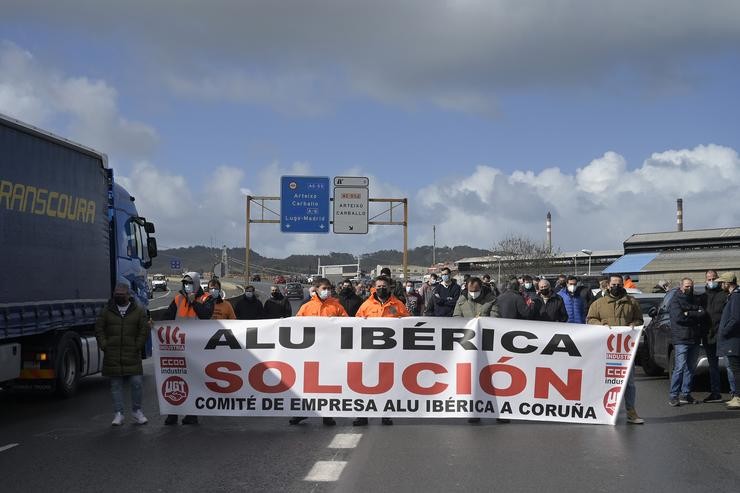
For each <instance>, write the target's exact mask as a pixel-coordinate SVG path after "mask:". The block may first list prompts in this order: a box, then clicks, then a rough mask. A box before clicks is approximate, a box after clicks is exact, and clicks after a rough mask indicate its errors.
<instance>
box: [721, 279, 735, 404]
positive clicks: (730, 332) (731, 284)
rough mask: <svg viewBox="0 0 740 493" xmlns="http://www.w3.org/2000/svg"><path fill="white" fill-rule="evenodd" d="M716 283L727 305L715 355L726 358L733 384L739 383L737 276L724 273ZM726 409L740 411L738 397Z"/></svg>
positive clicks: (729, 402)
mask: <svg viewBox="0 0 740 493" xmlns="http://www.w3.org/2000/svg"><path fill="white" fill-rule="evenodd" d="M717 281H718V282H719V283H720V284H721V285H722V289H724V290H725V292H726V293H727V303H726V304H725V308H724V309H723V310H722V318H721V319H720V322H719V328H718V329H717V353H718V354H719V355H720V356H724V357H726V358H727V364H728V366H729V367H730V371H732V374H733V375H734V376H735V383H737V382H740V288H739V287H738V285H737V276H735V274H733V273H732V272H725V273H724V274H722V275H721V276H719V279H717ZM727 408H728V409H734V410H738V409H740V396H739V395H737V394H735V395H733V396H732V399H730V400H729V401H728V402H727Z"/></svg>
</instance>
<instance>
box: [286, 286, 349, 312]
mask: <svg viewBox="0 0 740 493" xmlns="http://www.w3.org/2000/svg"><path fill="white" fill-rule="evenodd" d="M347 316H349V315H347V310H345V309H344V307H343V306H342V304H341V303H340V302H339V300H338V299H337V298H334V297H333V296H332V295H331V281H329V279H325V278H320V279H318V280H317V281H316V290H315V292H314V293H313V295H312V296H311V299H310V300H308V301H307V302H305V303H304V304H303V305H302V306H301V308H300V309H299V310H298V313H297V314H296V317H347Z"/></svg>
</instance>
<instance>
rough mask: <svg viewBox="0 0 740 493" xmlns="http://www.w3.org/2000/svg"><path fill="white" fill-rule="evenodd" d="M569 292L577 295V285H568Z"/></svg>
mask: <svg viewBox="0 0 740 493" xmlns="http://www.w3.org/2000/svg"><path fill="white" fill-rule="evenodd" d="M568 291H569V292H571V293H575V292H576V286H575V284H568Z"/></svg>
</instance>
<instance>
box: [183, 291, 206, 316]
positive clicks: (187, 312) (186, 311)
mask: <svg viewBox="0 0 740 493" xmlns="http://www.w3.org/2000/svg"><path fill="white" fill-rule="evenodd" d="M209 296H210V294H203V295H201V296H200V297H198V298H196V300H195V301H196V303H203V302H204V301H206V300H207V299H208V297H209ZM175 306H176V307H177V313H176V314H175V319H176V320H179V319H181V318H198V314H197V313H195V308H193V305H191V304H190V303H188V299H187V298H186V297H185V296H183V295H182V294H181V293H177V295H176V296H175Z"/></svg>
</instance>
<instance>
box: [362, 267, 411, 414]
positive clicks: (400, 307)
mask: <svg viewBox="0 0 740 493" xmlns="http://www.w3.org/2000/svg"><path fill="white" fill-rule="evenodd" d="M355 316H356V317H389V318H398V317H408V316H409V312H408V310H407V309H406V304H405V303H404V302H403V301H401V300H399V299H398V298H396V297H395V296H393V295H392V294H391V281H390V279H388V278H387V277H385V276H380V277H376V278H375V286H373V290H372V293H371V294H370V297H369V298H368V299H366V300H365V302H364V303H363V304H362V305H360V309H359V310H357V315H355ZM367 422H368V421H367V418H356V419H355V420H354V421H352V426H365V425H367ZM380 422H381V423H383V424H384V425H392V424H393V420H392V419H391V418H381V420H380Z"/></svg>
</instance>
